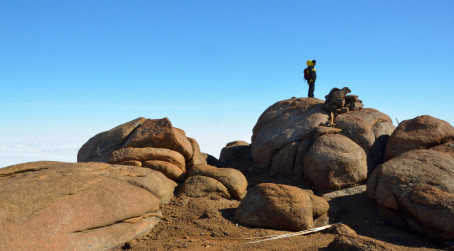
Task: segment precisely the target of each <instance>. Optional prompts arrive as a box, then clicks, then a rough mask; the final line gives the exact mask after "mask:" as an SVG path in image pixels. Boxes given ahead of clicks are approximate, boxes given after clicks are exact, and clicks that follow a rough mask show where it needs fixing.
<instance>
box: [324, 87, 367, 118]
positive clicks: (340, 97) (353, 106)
mask: <svg viewBox="0 0 454 251" xmlns="http://www.w3.org/2000/svg"><path fill="white" fill-rule="evenodd" d="M350 92H351V90H350V88H348V87H344V88H342V89H339V88H333V89H332V90H331V91H330V92H329V94H328V95H326V96H325V103H324V104H323V109H325V110H326V111H328V112H329V113H330V123H331V124H332V125H333V120H334V118H335V117H336V116H337V115H339V114H342V113H347V112H349V111H357V110H360V109H362V108H363V107H364V105H363V101H361V100H360V99H359V98H358V96H357V95H347V94H349V93H350Z"/></svg>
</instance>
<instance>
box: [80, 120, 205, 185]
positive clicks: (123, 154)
mask: <svg viewBox="0 0 454 251" xmlns="http://www.w3.org/2000/svg"><path fill="white" fill-rule="evenodd" d="M100 149H101V150H100ZM91 151H93V152H91ZM78 156H79V157H78V161H79V162H86V161H94V162H107V163H111V164H121V165H131V166H139V167H144V168H151V169H153V170H157V171H160V172H162V173H164V174H165V175H166V176H167V177H169V178H170V179H172V180H176V181H184V178H185V177H186V172H187V169H189V168H191V167H192V166H194V165H204V164H206V159H207V158H206V156H204V155H203V154H202V153H201V152H200V146H199V144H198V143H197V141H196V140H195V139H192V138H188V137H186V135H185V132H184V131H183V130H181V129H178V128H175V127H173V126H172V124H171V123H170V121H169V120H168V119H167V118H164V119H144V118H139V119H136V120H133V121H131V122H128V123H125V124H123V125H120V126H118V127H115V128H113V129H111V130H109V131H107V132H103V133H100V134H98V135H96V136H95V137H93V138H91V139H90V140H88V142H87V143H86V144H85V145H84V146H82V148H81V149H80V150H79V154H78Z"/></svg>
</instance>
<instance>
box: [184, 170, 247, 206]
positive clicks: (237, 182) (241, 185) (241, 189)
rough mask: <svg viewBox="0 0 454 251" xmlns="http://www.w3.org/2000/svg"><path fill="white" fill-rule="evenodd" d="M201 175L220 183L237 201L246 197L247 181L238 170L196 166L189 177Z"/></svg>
mask: <svg viewBox="0 0 454 251" xmlns="http://www.w3.org/2000/svg"><path fill="white" fill-rule="evenodd" d="M195 175H202V176H207V177H210V178H213V179H216V180H218V181H219V182H221V183H222V184H223V185H224V186H225V187H227V189H229V191H230V193H231V194H232V195H233V197H234V198H235V199H237V200H241V199H243V198H244V196H245V195H246V188H247V180H246V177H245V176H244V175H243V174H242V173H241V172H240V171H238V170H236V169H233V168H218V167H215V166H210V165H197V166H195V167H194V168H192V169H191V171H190V172H189V176H195Z"/></svg>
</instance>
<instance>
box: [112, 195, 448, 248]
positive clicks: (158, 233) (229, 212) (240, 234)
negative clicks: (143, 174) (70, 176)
mask: <svg viewBox="0 0 454 251" xmlns="http://www.w3.org/2000/svg"><path fill="white" fill-rule="evenodd" d="M239 203H240V202H239V201H236V200H227V199H224V198H220V197H215V196H212V197H205V198H189V197H185V196H176V197H174V199H173V200H172V201H171V202H170V203H169V204H167V205H163V206H162V207H161V210H162V213H163V215H164V217H163V219H162V220H161V222H160V223H159V224H158V225H157V226H156V227H155V228H154V229H152V230H151V232H149V233H147V234H145V235H144V236H142V237H140V238H138V239H136V240H134V241H131V242H129V243H125V245H124V246H123V247H121V248H118V249H116V250H236V251H240V250H337V248H333V247H328V245H329V244H330V243H331V242H333V240H334V239H335V238H336V236H338V235H339V234H334V233H332V231H330V230H324V231H321V232H317V233H313V234H309V235H304V236H295V237H290V238H282V239H276V240H269V241H262V242H259V243H250V242H253V241H257V240H262V239H263V238H257V237H264V236H272V235H282V234H287V233H291V232H288V231H280V230H272V229H262V228H253V227H247V226H243V225H242V224H240V223H239V222H238V221H236V220H235V218H234V214H235V209H236V208H237V207H238V205H239ZM329 204H330V211H329V219H330V224H331V223H337V222H342V223H343V224H345V225H347V226H349V227H350V228H351V229H353V230H355V231H356V233H357V234H358V235H361V236H366V237H370V238H373V239H375V240H378V241H380V243H382V244H383V246H382V247H384V248H377V247H373V246H371V247H369V248H368V249H367V250H383V249H384V250H390V249H394V250H443V249H445V250H446V249H448V248H447V247H446V246H445V245H442V244H441V243H437V242H434V241H431V240H428V239H426V238H424V237H423V236H420V235H418V234H415V233H411V232H408V231H406V230H402V229H399V228H397V227H393V226H391V225H389V224H387V223H385V222H384V221H383V220H381V219H380V218H379V216H378V215H377V213H376V209H375V206H374V204H373V202H372V201H371V200H370V199H369V198H368V197H367V195H366V193H365V192H359V193H355V194H351V195H344V196H341V197H337V198H334V199H330V200H329ZM350 249H351V248H350ZM350 249H345V250H350ZM356 250H364V249H356Z"/></svg>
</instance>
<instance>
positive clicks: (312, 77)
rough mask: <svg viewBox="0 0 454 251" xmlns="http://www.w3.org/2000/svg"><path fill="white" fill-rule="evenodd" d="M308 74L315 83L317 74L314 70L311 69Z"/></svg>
mask: <svg viewBox="0 0 454 251" xmlns="http://www.w3.org/2000/svg"><path fill="white" fill-rule="evenodd" d="M310 74H311V79H312V80H314V81H315V80H316V79H317V72H316V71H315V68H312V70H311V72H310Z"/></svg>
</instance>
